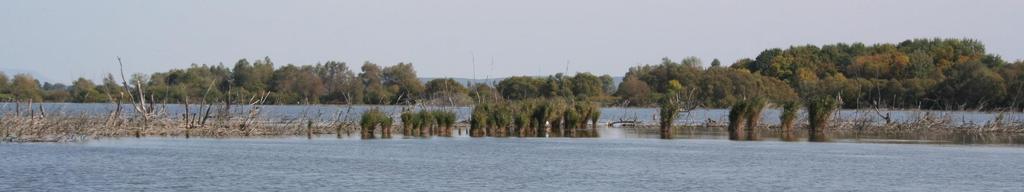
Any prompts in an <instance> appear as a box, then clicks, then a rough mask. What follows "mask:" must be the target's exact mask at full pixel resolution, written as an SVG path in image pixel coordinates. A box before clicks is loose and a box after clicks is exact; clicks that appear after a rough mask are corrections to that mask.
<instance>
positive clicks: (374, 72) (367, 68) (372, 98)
mask: <svg viewBox="0 0 1024 192" xmlns="http://www.w3.org/2000/svg"><path fill="white" fill-rule="evenodd" d="M361 69H362V71H363V72H362V73H359V80H360V81H362V83H363V87H365V89H366V90H365V91H363V92H364V93H365V95H364V98H363V102H364V103H368V104H388V103H390V98H391V92H388V90H387V89H385V88H384V73H383V70H382V69H381V68H380V66H378V65H377V64H373V63H370V62H365V63H363V66H362V67H361Z"/></svg>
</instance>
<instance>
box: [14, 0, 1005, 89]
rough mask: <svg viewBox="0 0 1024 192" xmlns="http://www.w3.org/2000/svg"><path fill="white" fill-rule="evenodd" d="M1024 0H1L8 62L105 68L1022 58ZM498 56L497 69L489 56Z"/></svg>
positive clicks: (538, 68) (87, 70) (528, 68)
mask: <svg viewBox="0 0 1024 192" xmlns="http://www.w3.org/2000/svg"><path fill="white" fill-rule="evenodd" d="M1022 7H1024V1H1012V0H1007V1H994V0H991V1H987V0H979V1H967V0H964V1H945V0H906V1H895V0H876V1H820V0H807V1H681V0H672V1H669V0H646V1H645V0H621V1H595V0H573V1H552V0H517V1H486V0H458V1H455V0H438V1H417V0H406V1H382V0H368V1H326V0H325V1H284V0H281V1H254V0H231V1H227V0H224V1H219V0H175V1H170V0H166V1H142V0H132V1H128V0H125V1H110V0H90V1H71V0H69V1H54V0H3V1H0V70H5V71H7V73H8V75H12V73H14V72H11V71H35V72H37V73H39V74H40V75H42V76H44V77H45V78H46V79H48V80H53V81H59V82H69V81H71V80H72V79H73V78H77V77H78V76H85V77H88V78H92V79H99V78H100V77H101V76H102V75H104V74H106V73H108V72H116V71H117V66H116V64H115V63H114V58H115V57H117V56H121V57H123V58H124V59H125V61H126V64H127V65H128V66H127V70H128V71H129V72H147V73H149V72H154V71H165V70H167V69H170V68H184V67H187V66H188V65H189V64H191V63H207V64H216V63H220V62H223V63H224V64H225V65H229V66H230V65H232V64H233V63H234V62H235V61H236V60H238V59H240V58H249V59H250V60H251V59H255V58H262V57H263V56H270V57H271V59H272V60H274V62H275V63H277V64H278V65H283V64H287V63H294V64H312V63H316V62H321V61H327V60H340V61H345V62H348V63H349V64H357V65H358V64H361V63H362V62H363V61H367V60H369V61H372V62H375V63H379V64H385V65H390V64H393V63H397V62H412V63H414V64H415V67H416V69H417V71H419V73H420V76H424V77H444V76H448V77H473V66H472V64H471V62H470V59H471V56H472V55H475V56H476V63H477V72H476V74H477V75H476V76H477V77H479V78H483V77H486V76H490V77H502V76H510V75H538V74H551V73H555V72H562V71H564V70H565V64H566V61H567V60H570V61H571V64H570V65H569V72H575V71H589V72H594V73H599V74H612V75H616V76H618V75H622V74H623V73H625V71H626V69H628V68H629V67H630V66H634V65H637V64H642V63H656V62H658V61H659V60H660V58H662V57H666V56H667V57H670V58H673V59H676V60H678V59H680V58H682V57H685V56H697V57H700V58H702V59H704V62H705V63H709V62H710V61H711V59H712V58H719V59H721V60H722V61H723V63H726V64H729V63H732V62H733V61H735V60H736V59H739V58H746V57H754V56H756V55H757V54H758V53H760V52H761V51H762V50H764V49H765V48H772V47H788V46H790V45H800V44H818V45H820V44H826V43H835V42H855V41H860V42H865V43H869V44H871V43H879V42H894V43H895V42H899V41H902V40H905V39H910V38H922V37H923V38H931V37H944V38H963V37H968V38H974V39H978V40H981V41H982V42H984V43H985V44H986V45H987V46H988V51H989V52H990V53H995V54H999V55H1002V56H1003V58H1004V59H1007V60H1017V59H1020V58H1024V51H1022V50H1024V49H1022V48H1024V35H1021V33H1022V31H1024V30H1022V29H1024V25H1022V23H1024V12H1021V8H1022ZM492 57H493V58H494V61H495V64H494V67H493V69H492V68H491V67H490V60H491V58H492Z"/></svg>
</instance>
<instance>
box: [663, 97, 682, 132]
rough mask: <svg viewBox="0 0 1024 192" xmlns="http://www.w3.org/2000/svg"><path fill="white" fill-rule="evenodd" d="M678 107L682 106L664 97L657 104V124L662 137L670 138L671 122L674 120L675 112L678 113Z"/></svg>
mask: <svg viewBox="0 0 1024 192" xmlns="http://www.w3.org/2000/svg"><path fill="white" fill-rule="evenodd" d="M680 109H682V106H680V105H679V103H678V102H676V101H672V100H671V99H664V100H662V102H660V105H658V125H659V127H660V131H661V138H662V139H671V138H672V123H673V122H675V120H676V114H678V113H679V110H680Z"/></svg>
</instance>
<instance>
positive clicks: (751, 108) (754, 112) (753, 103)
mask: <svg viewBox="0 0 1024 192" xmlns="http://www.w3.org/2000/svg"><path fill="white" fill-rule="evenodd" d="M746 102H747V105H746V109H745V112H744V114H745V115H746V120H747V122H746V123H747V127H746V130H745V131H746V133H747V138H746V140H761V129H760V128H761V126H760V125H759V124H760V122H761V115H762V114H763V112H764V108H765V106H767V105H768V101H767V100H765V99H764V98H761V97H755V98H753V99H750V100H748V101H746Z"/></svg>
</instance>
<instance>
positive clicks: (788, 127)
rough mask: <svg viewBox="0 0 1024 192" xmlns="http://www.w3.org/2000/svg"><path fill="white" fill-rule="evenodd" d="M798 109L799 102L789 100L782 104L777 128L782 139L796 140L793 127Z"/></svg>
mask: <svg viewBox="0 0 1024 192" xmlns="http://www.w3.org/2000/svg"><path fill="white" fill-rule="evenodd" d="M799 111H800V103H799V102H795V101H791V102H786V103H783V104H782V114H780V115H779V130H780V131H781V135H782V136H781V137H782V140H784V141H794V140H796V134H795V133H794V130H793V127H794V126H795V124H796V116H797V113H799Z"/></svg>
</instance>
